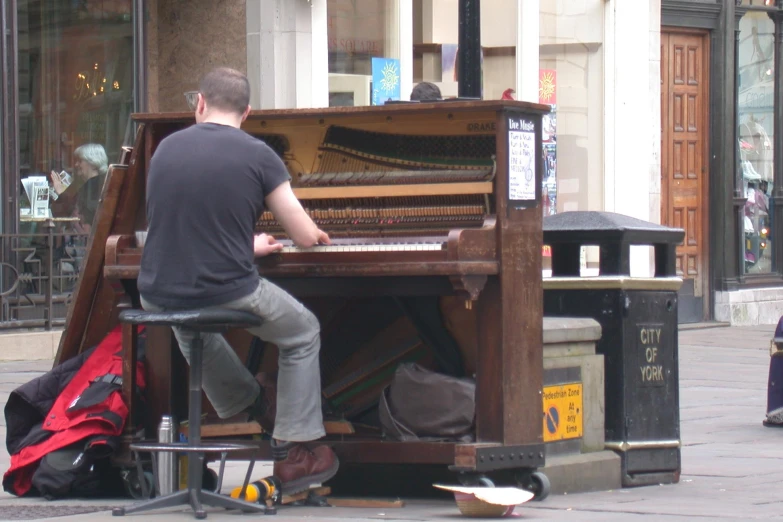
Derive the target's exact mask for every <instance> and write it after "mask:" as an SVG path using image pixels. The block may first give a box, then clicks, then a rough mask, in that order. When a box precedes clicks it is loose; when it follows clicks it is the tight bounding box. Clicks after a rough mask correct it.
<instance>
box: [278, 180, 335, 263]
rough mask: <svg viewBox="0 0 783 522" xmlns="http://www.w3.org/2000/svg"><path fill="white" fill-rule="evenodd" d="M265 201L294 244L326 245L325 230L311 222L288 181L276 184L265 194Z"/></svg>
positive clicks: (302, 245)
mask: <svg viewBox="0 0 783 522" xmlns="http://www.w3.org/2000/svg"><path fill="white" fill-rule="evenodd" d="M265 202H266V206H267V208H269V210H270V211H271V212H272V214H273V215H274V216H275V219H277V222H278V223H280V226H282V227H283V230H285V231H286V233H287V234H288V237H290V238H291V240H292V241H293V242H294V244H295V245H296V246H298V247H300V248H307V247H311V246H314V245H317V244H319V243H321V244H327V245H328V244H329V243H330V241H329V236H328V235H327V234H326V232H324V231H323V230H320V229H319V228H318V227H317V226H316V225H315V223H313V220H312V219H310V216H308V215H307V212H305V210H304V208H302V204H301V203H299V200H298V199H296V196H295V195H294V191H293V190H292V189H291V183H290V182H289V181H286V182H284V183H281V184H280V185H278V186H277V187H276V188H275V189H274V190H273V191H272V192H270V193H269V194H268V195H267V196H266V200H265Z"/></svg>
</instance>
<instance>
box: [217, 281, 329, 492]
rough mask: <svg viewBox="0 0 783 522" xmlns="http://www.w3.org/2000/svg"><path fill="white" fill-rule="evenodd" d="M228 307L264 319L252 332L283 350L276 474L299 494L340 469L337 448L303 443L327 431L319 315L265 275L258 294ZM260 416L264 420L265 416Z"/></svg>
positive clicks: (287, 488)
mask: <svg viewBox="0 0 783 522" xmlns="http://www.w3.org/2000/svg"><path fill="white" fill-rule="evenodd" d="M225 307H227V308H233V309H238V310H245V311H248V312H251V313H254V314H256V315H258V316H260V317H262V318H263V320H264V321H263V324H262V326H260V327H259V328H253V329H250V330H249V331H250V332H251V333H252V334H253V335H255V336H257V337H259V338H260V339H262V340H264V341H267V342H270V343H273V344H275V345H276V346H277V347H278V350H279V354H280V355H279V359H278V379H277V403H276V410H277V412H276V415H275V419H274V431H273V440H272V455H273V458H274V460H275V469H274V474H275V475H276V476H277V477H278V478H280V480H281V482H282V483H283V491H284V492H285V493H296V492H297V491H302V490H305V489H307V488H308V487H309V486H310V485H311V484H312V483H318V482H324V481H326V480H328V479H330V478H331V477H333V476H334V475H335V474H336V473H337V469H338V467H339V463H338V461H337V457H336V456H335V455H334V452H333V451H332V449H331V448H329V447H328V446H325V445H322V446H317V447H315V448H313V449H312V450H309V449H307V447H306V446H304V445H302V444H299V443H302V442H311V441H314V440H317V439H320V438H321V437H323V436H324V435H325V434H326V433H325V431H324V427H323V414H322V410H321V371H320V366H319V352H320V348H321V339H320V325H319V324H318V319H317V318H316V317H315V315H313V313H312V312H310V311H309V310H308V309H307V308H305V307H304V305H303V304H302V303H300V302H299V301H297V300H296V299H295V298H294V297H292V296H291V295H290V294H288V293H287V292H286V291H285V290H283V289H282V288H280V287H278V286H276V285H274V284H273V283H270V282H269V281H266V280H265V279H259V284H258V287H257V288H256V290H255V292H253V293H252V294H250V295H249V296H247V297H245V298H242V299H239V300H237V301H234V302H232V303H228V304H227V305H225ZM263 395H264V394H263V393H260V394H259V400H261V401H263V400H264V397H263ZM250 413H251V415H253V416H254V417H258V416H263V414H264V408H263V407H262V408H260V409H256V410H255V411H253V407H251V408H250ZM257 420H259V424H262V419H258V418H257ZM263 425H264V424H262V426H263Z"/></svg>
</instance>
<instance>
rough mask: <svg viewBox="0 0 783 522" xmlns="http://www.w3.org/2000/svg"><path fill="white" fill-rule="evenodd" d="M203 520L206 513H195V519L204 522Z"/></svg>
mask: <svg viewBox="0 0 783 522" xmlns="http://www.w3.org/2000/svg"><path fill="white" fill-rule="evenodd" d="M205 518H207V512H206V511H204V510H203V509H201V510H199V511H196V519H198V520H204V519H205Z"/></svg>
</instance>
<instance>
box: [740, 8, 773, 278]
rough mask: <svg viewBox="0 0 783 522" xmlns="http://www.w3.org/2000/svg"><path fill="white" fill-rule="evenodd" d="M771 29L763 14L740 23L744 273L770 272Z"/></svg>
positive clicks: (749, 14) (767, 19)
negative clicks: (744, 198) (744, 199)
mask: <svg viewBox="0 0 783 522" xmlns="http://www.w3.org/2000/svg"><path fill="white" fill-rule="evenodd" d="M774 44H775V24H774V23H773V22H772V20H771V19H770V18H769V17H768V16H767V14H766V13H763V12H749V13H746V14H745V15H743V17H742V19H741V20H740V42H739V55H738V60H737V63H738V67H739V85H738V88H737V96H738V99H737V104H738V107H739V120H738V128H737V141H738V148H739V149H738V153H739V158H740V167H739V168H740V173H739V174H740V176H741V180H742V191H743V195H744V196H745V197H746V198H747V200H746V202H745V210H744V219H743V222H744V225H743V228H744V241H743V244H742V245H740V248H741V249H742V251H743V257H744V260H745V263H744V270H745V273H749V274H753V273H769V272H771V271H772V248H771V247H772V245H771V243H772V241H773V240H774V238H773V236H772V225H773V224H772V222H771V216H772V212H770V208H769V207H770V204H771V200H770V198H769V196H770V195H771V194H772V185H773V183H774V172H773V164H774V141H773V139H774V109H775V97H774V78H775V74H774V70H773V66H774V65H773V64H774V58H775V56H774V52H775V51H774V49H775V46H774Z"/></svg>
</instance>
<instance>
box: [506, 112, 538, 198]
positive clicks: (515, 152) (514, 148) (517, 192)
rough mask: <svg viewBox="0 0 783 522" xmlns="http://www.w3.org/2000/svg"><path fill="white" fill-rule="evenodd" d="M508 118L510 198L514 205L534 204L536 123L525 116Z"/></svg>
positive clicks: (535, 191) (535, 185)
mask: <svg viewBox="0 0 783 522" xmlns="http://www.w3.org/2000/svg"><path fill="white" fill-rule="evenodd" d="M506 118H508V199H509V201H510V202H512V206H517V207H526V206H534V205H535V202H536V200H537V198H536V195H537V189H538V190H540V187H537V183H536V159H537V155H536V124H535V123H534V122H533V121H532V120H530V119H527V118H525V117H521V116H512V115H510V114H507V115H506Z"/></svg>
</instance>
